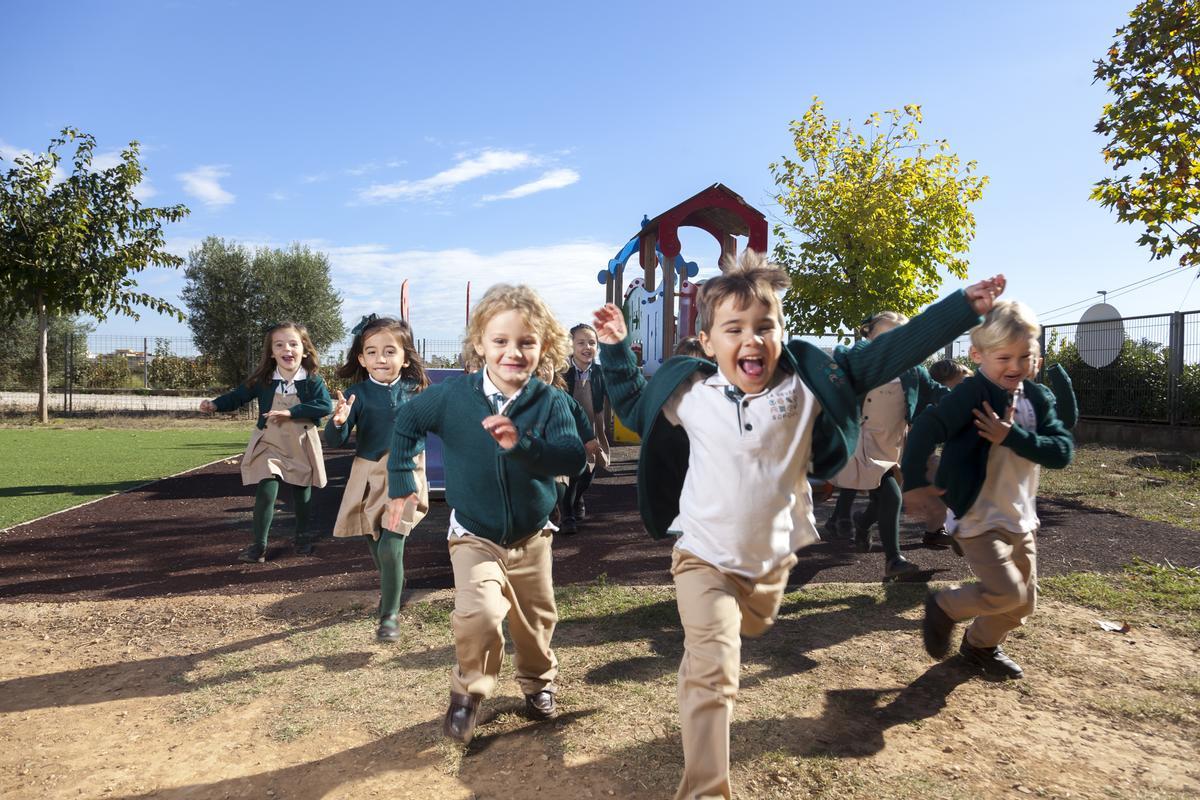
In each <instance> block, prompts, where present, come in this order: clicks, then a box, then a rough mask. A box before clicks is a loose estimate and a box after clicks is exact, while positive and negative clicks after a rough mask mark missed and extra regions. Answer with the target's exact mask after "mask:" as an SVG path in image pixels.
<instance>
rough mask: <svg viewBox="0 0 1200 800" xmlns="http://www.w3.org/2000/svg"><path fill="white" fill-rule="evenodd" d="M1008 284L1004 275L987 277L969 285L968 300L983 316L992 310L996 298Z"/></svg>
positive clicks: (976, 311)
mask: <svg viewBox="0 0 1200 800" xmlns="http://www.w3.org/2000/svg"><path fill="white" fill-rule="evenodd" d="M1007 285H1008V281H1006V280H1005V278H1004V276H1003V275H996V276H994V277H991V278H987V279H985V280H982V281H980V282H979V283H975V284H972V285H970V286H968V287H967V289H966V292H967V300H968V302H970V303H971V308H973V309H975V313H976V314H979V315H980V316H983V315H984V314H986V313H988V312H989V311H991V310H992V305H993V304H994V303H995V302H996V298H997V297H999V296H1000V295H1002V294H1004V287H1005V286H1007Z"/></svg>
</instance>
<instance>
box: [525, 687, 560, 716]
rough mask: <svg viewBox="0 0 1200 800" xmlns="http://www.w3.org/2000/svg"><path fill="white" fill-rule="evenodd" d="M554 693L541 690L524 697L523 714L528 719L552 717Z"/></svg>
mask: <svg viewBox="0 0 1200 800" xmlns="http://www.w3.org/2000/svg"><path fill="white" fill-rule="evenodd" d="M554 712H555V708H554V692H548V691H546V690H545V689H543V690H542V691H540V692H534V693H533V694H527V695H525V713H526V714H528V715H529V718H530V719H550V718H551V717H553V716H554Z"/></svg>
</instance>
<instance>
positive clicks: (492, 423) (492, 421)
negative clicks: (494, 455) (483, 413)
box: [483, 414, 521, 450]
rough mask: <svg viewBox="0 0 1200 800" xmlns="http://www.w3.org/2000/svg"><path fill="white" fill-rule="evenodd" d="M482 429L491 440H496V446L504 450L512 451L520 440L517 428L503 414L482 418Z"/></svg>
mask: <svg viewBox="0 0 1200 800" xmlns="http://www.w3.org/2000/svg"><path fill="white" fill-rule="evenodd" d="M483 429H484V430H485V431H487V432H488V433H490V434H491V435H492V438H493V439H495V440H496V444H498V445H500V446H501V447H503V448H504V449H505V450H512V449H513V448H514V447H516V446H517V440H518V439H520V438H521V437H520V434H519V433H518V432H517V426H516V425H514V424H513V421H512V420H511V419H509V418H508V417H506V416H504V415H503V414H492V415H491V416H490V417H484V420H483Z"/></svg>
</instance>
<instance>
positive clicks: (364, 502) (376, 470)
mask: <svg viewBox="0 0 1200 800" xmlns="http://www.w3.org/2000/svg"><path fill="white" fill-rule="evenodd" d="M387 462H388V454H387V453H384V454H383V455H382V456H380V457H379V458H378V459H376V460H375V461H369V460H367V459H365V458H359V457H358V456H355V457H354V463H353V464H352V465H351V466H350V477H349V478H348V479H347V480H346V492H345V494H343V495H342V506H341V508H339V509H338V515H337V521H336V522H334V523H333V535H334V536H338V537H346V536H370V537H371V538H373V539H378V538H379V530H380V528H382V527H383V518H384V515H385V514H386V513H387V504H388V471H387ZM413 478H414V479H415V480H416V482H417V487H418V489H417V507H416V509H413V508H412V507H411V506H409V508H408V509H406V513H407V514H408V515H409V516H406V517H405V518H404V520H403V521H402V522H401V523H400V526H399V527H400V530H398V531H393V533H398V534H400V535H401V536H407V535H408V534H410V533H412V529H413V528H415V527H416V525H417V523H418V522H420V521H421V520H423V519H425V515H426V514H427V513H429V484H428V483H427V482H426V480H425V454H424V453H421V454H420V455H418V456H417V468H416V470H415V471H414V472H413Z"/></svg>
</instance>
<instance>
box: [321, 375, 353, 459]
mask: <svg viewBox="0 0 1200 800" xmlns="http://www.w3.org/2000/svg"><path fill="white" fill-rule="evenodd" d="M349 394H350V396H349V397H343V396H342V391H341V390H340V389H339V390H338V392H337V396H336V397H335V398H334V400H335V402H334V406H333V415H332V416H330V417H329V422H327V423H326V424H325V445H326V446H327V447H342V446H344V445H345V444H346V442H347V441H349V439H350V431H351V429H353V428H354V426H355V424H356V423H357V422H358V410H359V409H360V408H361V407H362V406H360V405H355V399H356V398H357V397H358V393H357V392H355V391H354V390H353V389H350V390H349Z"/></svg>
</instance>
